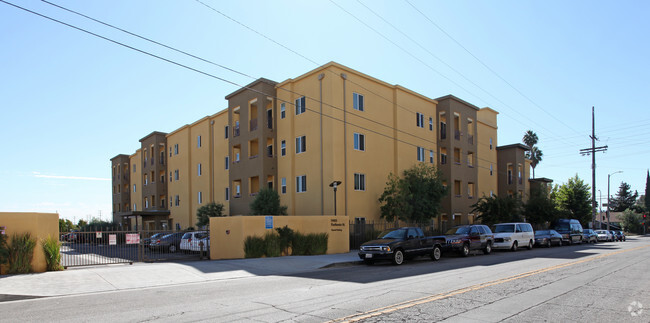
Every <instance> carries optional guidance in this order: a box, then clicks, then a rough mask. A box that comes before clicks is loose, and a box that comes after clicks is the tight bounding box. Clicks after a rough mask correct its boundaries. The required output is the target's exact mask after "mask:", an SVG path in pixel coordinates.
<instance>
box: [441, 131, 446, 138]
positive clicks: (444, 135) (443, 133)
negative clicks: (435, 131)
mask: <svg viewBox="0 0 650 323" xmlns="http://www.w3.org/2000/svg"><path fill="white" fill-rule="evenodd" d="M440 139H447V131H446V130H443V129H441V130H440Z"/></svg>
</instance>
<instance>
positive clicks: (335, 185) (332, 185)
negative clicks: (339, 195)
mask: <svg viewBox="0 0 650 323" xmlns="http://www.w3.org/2000/svg"><path fill="white" fill-rule="evenodd" d="M339 185H341V181H333V182H332V183H331V184H330V187H331V188H333V189H334V216H336V187H337V186H339Z"/></svg>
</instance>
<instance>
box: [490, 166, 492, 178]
mask: <svg viewBox="0 0 650 323" xmlns="http://www.w3.org/2000/svg"><path fill="white" fill-rule="evenodd" d="M490 176H492V164H490Z"/></svg>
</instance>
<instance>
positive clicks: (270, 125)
mask: <svg viewBox="0 0 650 323" xmlns="http://www.w3.org/2000/svg"><path fill="white" fill-rule="evenodd" d="M266 127H267V128H269V129H273V117H268V118H266Z"/></svg>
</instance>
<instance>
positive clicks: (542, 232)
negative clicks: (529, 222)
mask: <svg viewBox="0 0 650 323" xmlns="http://www.w3.org/2000/svg"><path fill="white" fill-rule="evenodd" d="M535 234H539V235H545V234H551V231H548V230H540V231H535Z"/></svg>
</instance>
